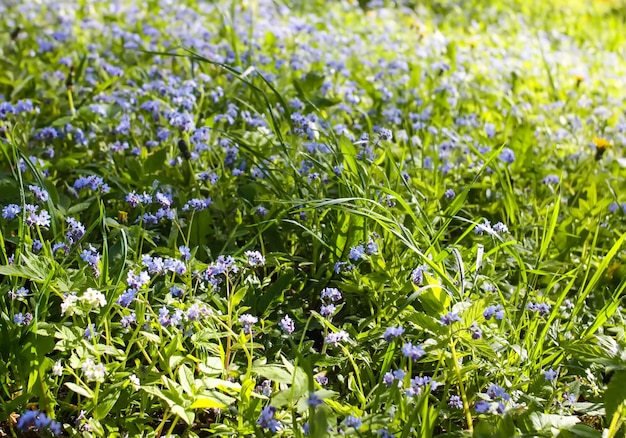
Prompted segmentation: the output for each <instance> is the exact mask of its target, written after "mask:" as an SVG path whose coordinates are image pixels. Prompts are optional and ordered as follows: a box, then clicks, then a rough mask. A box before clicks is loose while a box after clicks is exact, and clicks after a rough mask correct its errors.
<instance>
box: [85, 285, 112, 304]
mask: <svg viewBox="0 0 626 438" xmlns="http://www.w3.org/2000/svg"><path fill="white" fill-rule="evenodd" d="M82 299H83V300H84V301H87V302H88V303H89V304H90V305H91V306H92V307H96V306H100V307H104V306H106V303H107V300H106V297H105V296H104V294H103V293H102V292H99V291H97V290H95V289H92V288H88V289H87V290H86V291H85V293H84V294H83V298H82Z"/></svg>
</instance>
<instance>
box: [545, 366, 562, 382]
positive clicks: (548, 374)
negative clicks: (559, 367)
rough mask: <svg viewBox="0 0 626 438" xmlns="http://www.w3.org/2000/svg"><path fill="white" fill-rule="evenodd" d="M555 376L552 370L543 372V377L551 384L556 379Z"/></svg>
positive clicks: (555, 373)
mask: <svg viewBox="0 0 626 438" xmlns="http://www.w3.org/2000/svg"><path fill="white" fill-rule="evenodd" d="M557 374H558V373H557V372H556V371H554V370H553V369H552V368H550V369H549V370H548V371H544V372H543V376H544V378H545V379H546V380H547V381H548V382H552V381H553V380H554V379H556V376H557Z"/></svg>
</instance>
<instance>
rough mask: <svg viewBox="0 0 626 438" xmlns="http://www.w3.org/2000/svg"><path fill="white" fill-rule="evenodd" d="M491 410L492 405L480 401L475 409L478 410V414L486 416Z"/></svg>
mask: <svg viewBox="0 0 626 438" xmlns="http://www.w3.org/2000/svg"><path fill="white" fill-rule="evenodd" d="M490 408H491V403H489V402H486V401H484V400H480V401H479V402H476V404H475V405H474V409H476V412H477V413H479V414H486V413H487V412H489V409H490Z"/></svg>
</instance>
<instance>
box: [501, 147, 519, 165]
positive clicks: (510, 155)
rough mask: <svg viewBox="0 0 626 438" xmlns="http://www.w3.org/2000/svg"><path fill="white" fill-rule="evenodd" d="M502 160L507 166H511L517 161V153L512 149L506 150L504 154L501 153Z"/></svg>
mask: <svg viewBox="0 0 626 438" xmlns="http://www.w3.org/2000/svg"><path fill="white" fill-rule="evenodd" d="M500 159H501V160H502V161H504V162H505V163H507V164H511V163H512V162H513V161H515V153H514V152H513V150H512V149H510V148H504V149H502V152H500Z"/></svg>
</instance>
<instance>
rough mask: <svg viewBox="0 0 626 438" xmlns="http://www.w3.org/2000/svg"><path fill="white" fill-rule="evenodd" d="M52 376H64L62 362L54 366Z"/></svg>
mask: <svg viewBox="0 0 626 438" xmlns="http://www.w3.org/2000/svg"><path fill="white" fill-rule="evenodd" d="M52 374H53V375H55V376H62V375H63V364H62V363H61V361H60V360H59V361H57V362H55V363H54V366H53V367H52Z"/></svg>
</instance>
